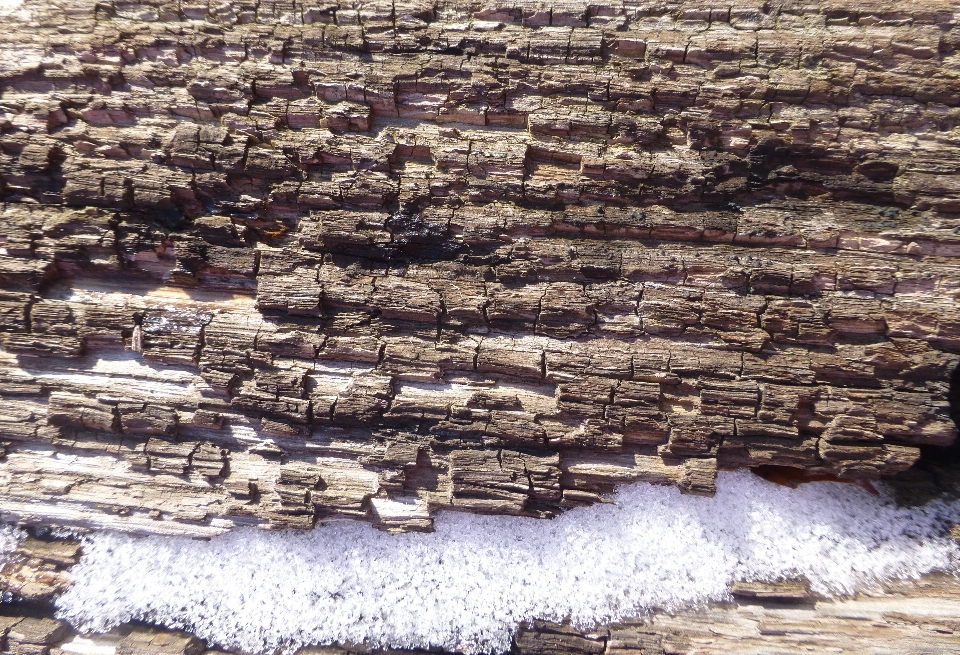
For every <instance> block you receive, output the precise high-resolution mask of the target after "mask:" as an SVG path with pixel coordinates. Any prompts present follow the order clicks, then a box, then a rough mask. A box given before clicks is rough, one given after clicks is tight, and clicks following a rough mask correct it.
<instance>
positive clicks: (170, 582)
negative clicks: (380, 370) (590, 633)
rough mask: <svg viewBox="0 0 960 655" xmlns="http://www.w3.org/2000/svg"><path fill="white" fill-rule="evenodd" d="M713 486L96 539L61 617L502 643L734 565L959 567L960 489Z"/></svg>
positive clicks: (227, 643)
mask: <svg viewBox="0 0 960 655" xmlns="http://www.w3.org/2000/svg"><path fill="white" fill-rule="evenodd" d="M717 488H718V491H717V495H716V497H714V498H700V497H695V496H683V495H681V494H680V493H679V492H678V491H677V489H675V488H673V487H662V486H652V485H648V484H635V485H632V486H629V487H625V488H623V489H622V490H621V491H620V492H618V493H617V495H616V497H615V502H614V503H613V504H609V505H601V506H594V507H586V508H580V509H576V510H572V511H569V512H567V513H565V514H563V515H562V516H560V517H559V518H557V519H555V520H553V521H539V520H532V519H524V518H516V517H503V516H477V515H471V514H459V513H455V512H446V513H442V514H441V515H440V516H438V517H437V519H436V532H435V533H433V534H415V533H411V534H401V535H389V534H385V533H382V532H378V531H376V530H374V529H373V528H371V527H370V526H368V525H366V524H362V523H351V522H333V523H329V524H326V525H322V526H319V527H318V528H317V529H315V530H313V531H310V532H285V533H276V532H273V533H271V532H264V531H258V530H254V529H244V530H238V531H235V532H232V533H230V534H227V535H223V536H220V537H216V538H213V539H211V540H209V541H196V540H191V539H187V538H161V537H147V538H134V537H130V536H127V535H122V534H117V533H101V534H98V535H95V536H93V537H91V538H90V539H89V541H88V542H87V543H86V545H85V546H84V555H83V558H82V559H81V561H80V563H79V565H78V566H77V567H75V568H74V570H73V574H74V579H75V582H74V584H73V587H72V588H71V589H70V590H68V591H67V592H66V593H65V594H64V595H63V596H61V597H60V598H59V600H58V605H59V608H60V615H61V616H62V617H64V618H66V619H69V620H70V621H71V622H73V623H74V624H75V625H77V626H78V627H80V628H81V629H83V630H92V631H106V630H108V629H110V628H112V627H115V626H117V625H120V624H122V623H124V622H127V621H130V620H132V619H140V620H145V621H151V622H155V623H159V624H162V625H165V626H168V627H171V628H181V629H187V630H190V631H192V632H194V633H195V634H197V635H199V636H200V637H203V638H205V639H207V640H209V641H210V642H212V643H214V644H217V645H219V646H221V647H226V648H233V649H239V650H244V651H250V652H263V653H266V652H272V651H274V649H277V648H279V649H281V650H282V651H284V652H292V651H293V650H294V649H295V648H296V647H298V646H302V645H306V644H319V643H332V642H339V643H351V642H352V643H360V642H364V643H366V644H368V645H370V646H375V647H376V646H380V647H382V646H392V647H408V648H411V647H429V646H437V647H443V648H446V649H451V650H463V651H465V652H468V653H480V652H502V651H505V650H507V649H508V648H509V646H510V638H511V635H512V633H513V632H514V631H515V630H516V628H517V627H518V625H519V624H520V623H521V622H523V621H526V620H530V619H533V618H541V619H547V620H554V621H562V620H565V619H569V620H571V621H572V623H573V624H574V625H576V626H578V627H588V626H590V625H593V624H596V623H599V622H605V621H611V620H617V619H620V618H626V617H630V616H637V615H638V614H640V613H642V612H644V611H645V610H649V609H653V608H679V607H682V606H687V605H691V604H696V603H702V602H705V601H709V600H719V599H724V598H728V597H729V596H728V594H729V591H728V590H729V586H730V584H731V582H733V581H734V580H771V581H772V580H776V579H782V578H785V577H792V576H806V577H807V578H808V579H809V580H810V583H811V586H812V588H813V590H814V591H815V592H818V593H821V594H849V593H851V592H854V591H855V590H858V589H863V588H865V587H869V586H872V585H876V584H877V583H879V582H881V581H883V580H887V579H893V578H914V577H918V576H920V575H922V574H924V573H927V572H929V571H931V570H934V569H951V568H953V569H954V570H956V569H957V568H958V561H960V552H958V551H960V548H958V545H957V544H956V543H955V542H954V541H952V540H951V538H950V537H949V535H948V534H947V529H948V527H949V525H950V524H951V523H952V522H955V521H957V520H958V519H960V502H958V501H953V502H950V503H948V502H945V501H937V502H934V503H931V504H928V505H926V506H923V507H914V508H899V507H897V506H896V505H895V504H894V503H893V502H892V499H891V497H890V496H889V495H885V496H882V497H879V498H878V497H874V496H871V495H870V494H868V493H866V492H864V491H863V490H861V489H859V488H857V487H854V486H852V485H841V484H836V483H817V484H806V485H802V486H801V487H800V488H799V489H796V490H791V489H787V488H783V487H778V486H775V485H773V484H771V483H769V482H766V481H764V480H761V479H760V478H757V477H755V476H753V475H752V474H750V473H749V472H738V473H721V474H720V476H719V480H718V484H717Z"/></svg>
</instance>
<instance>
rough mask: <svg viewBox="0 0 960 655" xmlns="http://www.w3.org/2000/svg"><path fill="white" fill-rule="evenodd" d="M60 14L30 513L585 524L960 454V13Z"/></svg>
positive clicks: (16, 191) (28, 179)
mask: <svg viewBox="0 0 960 655" xmlns="http://www.w3.org/2000/svg"><path fill="white" fill-rule="evenodd" d="M735 4H736V6H735V7H731V6H727V5H723V6H721V5H717V6H716V7H712V6H710V5H704V4H703V3H684V2H665V3H660V4H649V3H636V2H625V3H620V4H612V5H611V4H609V3H606V4H604V3H600V4H589V3H552V4H551V3H549V2H546V3H544V2H536V3H534V2H521V3H508V4H504V3H496V2H486V1H478V2H464V1H459V0H450V1H446V0H435V1H434V0H412V1H406V0H404V1H403V2H399V1H398V2H367V3H360V2H357V3H353V2H340V3H339V4H338V3H336V2H332V3H319V4H316V5H310V4H309V3H308V4H306V5H304V4H301V3H294V2H233V3H228V4H222V5H215V4H209V5H208V4H206V3H194V4H189V3H180V4H171V3H167V2H152V3H150V2H147V3H135V4H132V3H113V2H99V3H95V2H92V1H87V0H73V1H70V2H63V3H46V2H43V3H41V2H27V3H26V4H24V5H23V6H22V7H20V8H19V9H16V10H15V11H14V10H7V15H6V17H5V20H7V21H8V22H10V23H11V25H12V27H11V28H10V29H8V30H7V32H6V33H5V35H4V37H3V39H2V44H0V62H2V64H0V88H2V96H0V112H2V113H0V177H2V182H0V193H2V197H3V205H2V208H0V217H2V221H3V236H2V237H0V241H2V244H0V246H2V251H0V289H2V291H0V330H2V333H0V335H2V336H0V344H2V348H3V352H2V353H0V396H2V401H3V402H2V407H0V438H2V440H3V442H2V443H3V447H4V452H5V458H4V460H3V462H2V464H0V508H2V513H3V516H4V518H6V519H8V520H17V521H22V522H26V523H37V524H43V525H70V526H77V527H83V528H92V527H112V528H118V529H123V530H133V531H139V532H144V533H168V534H197V535H209V534H215V533H218V532H222V531H224V530H227V529H230V528H231V527H233V526H237V525H263V526H270V527H309V526H310V525H312V524H313V523H314V522H315V521H316V520H318V519H320V518H325V517H330V516H349V517H361V518H365V519H368V520H371V521H373V522H374V523H375V524H377V525H378V526H380V527H382V528H384V529H388V530H429V529H430V527H431V513H432V512H433V511H434V510H435V509H437V508H456V509H462V510H466V511H475V512H494V513H508V514H525V515H532V516H551V515H553V514H555V513H556V512H558V511H561V510H562V509H563V508H566V507H571V506H576V505H580V504H583V503H591V502H596V501H598V500H601V499H602V498H603V496H604V494H606V493H608V492H609V491H611V490H612V488H613V486H614V485H616V484H619V483H623V482H628V481H633V480H644V481H649V482H656V483H666V484H676V485H678V486H679V487H680V488H681V489H682V490H684V491H686V492H689V493H698V494H710V493H712V492H713V490H714V478H715V474H716V471H717V469H718V468H737V467H745V466H749V467H755V466H761V465H774V466H781V467H789V468H792V469H799V470H800V471H802V472H803V474H805V475H817V476H819V475H828V476H836V477H838V478H840V479H871V478H878V477H883V476H889V475H893V474H897V473H900V472H903V471H905V470H906V469H908V468H909V467H910V466H911V465H913V464H914V463H915V462H916V460H917V459H918V457H919V455H920V449H921V448H923V447H925V446H947V445H950V444H951V443H952V442H953V440H954V439H955V436H956V429H955V426H954V424H953V422H952V420H951V418H950V410H949V407H948V387H949V379H950V375H951V373H952V371H953V370H954V369H955V368H956V365H957V361H958V356H957V353H958V351H960V331H958V325H960V323H958V321H957V318H958V309H957V299H958V296H960V274H958V272H960V268H958V260H957V258H958V256H960V218H958V212H960V186H958V183H957V180H958V179H960V178H958V177H957V173H958V166H960V163H958V162H960V132H958V128H957V125H958V124H960V108H958V103H960V100H958V98H960V74H958V70H960V54H958V53H957V50H956V47H957V45H958V44H960V27H958V26H957V19H958V16H957V14H956V13H955V7H954V6H953V3H951V2H946V1H943V2H939V3H936V2H935V3H933V4H931V3H925V4H923V5H920V4H906V5H905V4H904V3H894V2H859V3H855V4H854V5H852V6H851V4H850V3H849V2H840V3H838V2H819V3H808V4H800V3H794V2H765V3H741V2H738V3H735Z"/></svg>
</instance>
